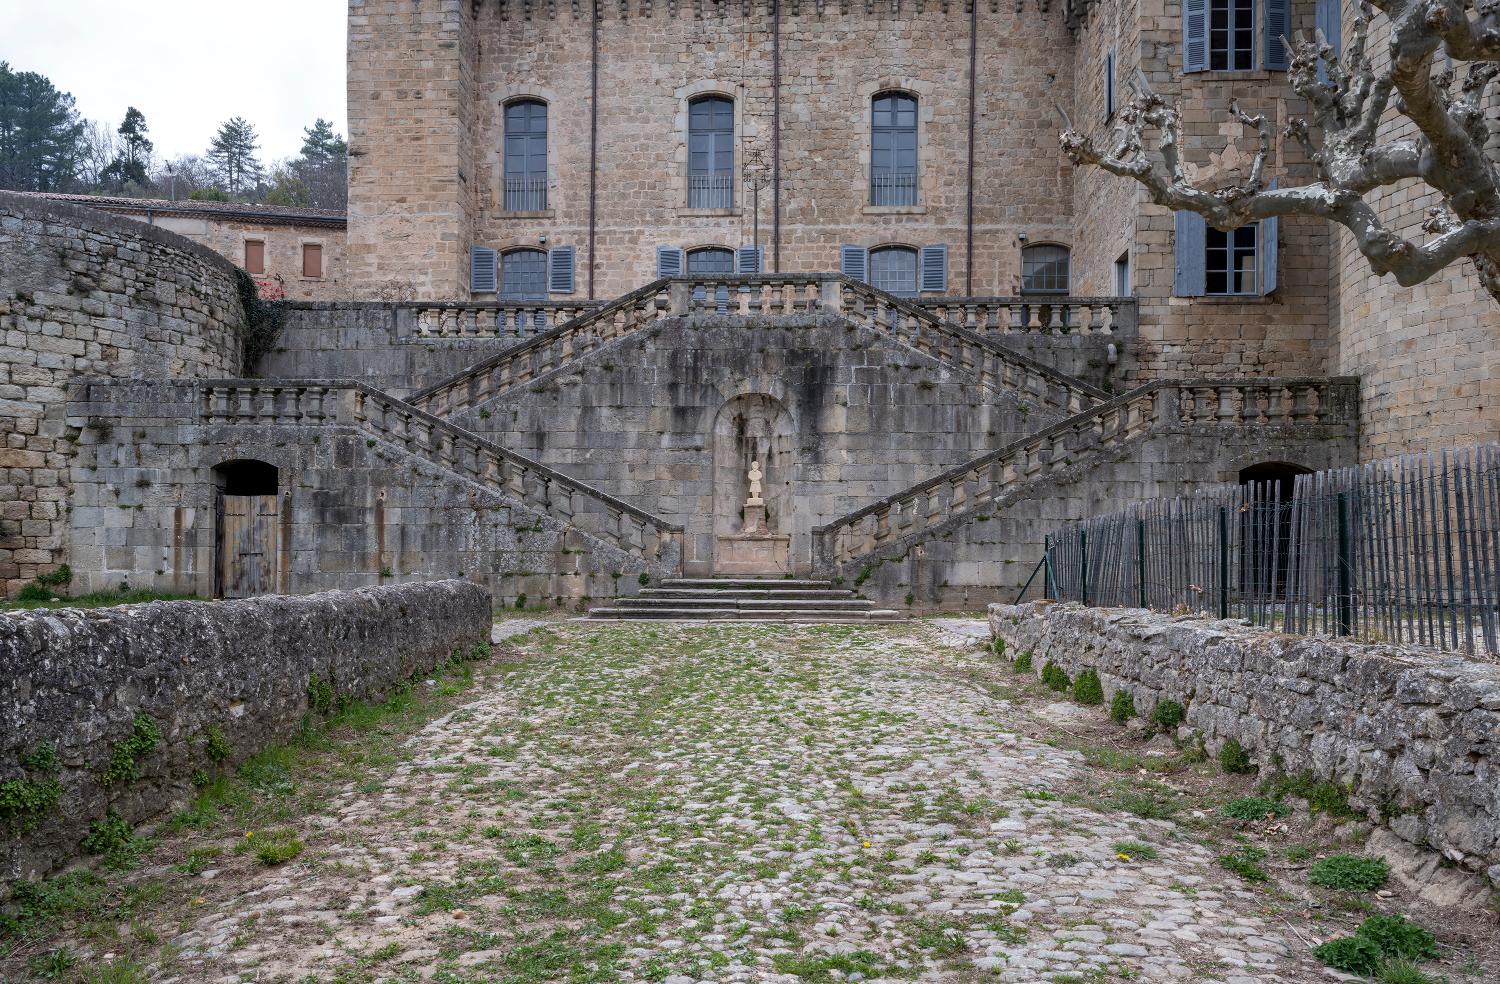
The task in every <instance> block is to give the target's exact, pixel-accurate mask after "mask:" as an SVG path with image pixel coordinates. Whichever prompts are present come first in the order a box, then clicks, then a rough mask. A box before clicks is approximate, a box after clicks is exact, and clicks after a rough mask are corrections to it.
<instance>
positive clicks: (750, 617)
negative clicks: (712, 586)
mask: <svg viewBox="0 0 1500 984" xmlns="http://www.w3.org/2000/svg"><path fill="white" fill-rule="evenodd" d="M589 618H592V619H650V620H653V621H679V620H683V621H700V620H702V621H732V622H740V621H744V622H818V623H827V622H834V623H859V622H900V621H904V620H905V618H906V616H905V615H903V614H902V613H901V612H898V611H893V610H891V609H886V608H875V609H869V610H866V611H862V612H847V611H839V610H829V609H793V610H788V609H784V608H766V609H753V610H745V609H739V608H595V609H592V610H591V611H590V612H589Z"/></svg>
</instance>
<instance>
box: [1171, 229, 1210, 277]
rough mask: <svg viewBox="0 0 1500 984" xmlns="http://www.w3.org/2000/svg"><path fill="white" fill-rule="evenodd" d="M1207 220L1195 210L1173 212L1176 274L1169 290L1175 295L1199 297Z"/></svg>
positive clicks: (1203, 274) (1204, 275)
mask: <svg viewBox="0 0 1500 984" xmlns="http://www.w3.org/2000/svg"><path fill="white" fill-rule="evenodd" d="M1207 249H1208V223H1207V221H1205V220H1204V218H1203V216H1201V215H1199V214H1198V213H1197V212H1188V211H1182V212H1178V213H1177V255H1176V275H1175V277H1174V279H1173V284H1172V293H1173V294H1176V295H1177V296H1178V297H1202V296H1203V293H1204V289H1205V287H1206V284H1207V280H1208V276H1207V273H1206V269H1205V263H1206V261H1207V259H1208V257H1207Z"/></svg>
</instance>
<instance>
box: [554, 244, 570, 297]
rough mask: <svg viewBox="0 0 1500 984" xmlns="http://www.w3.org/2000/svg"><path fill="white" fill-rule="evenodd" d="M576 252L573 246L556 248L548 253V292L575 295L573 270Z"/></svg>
mask: <svg viewBox="0 0 1500 984" xmlns="http://www.w3.org/2000/svg"><path fill="white" fill-rule="evenodd" d="M575 256H576V251H575V250H574V248H573V247H572V246H554V247H552V249H551V250H550V251H549V252H548V253H547V292H548V293H549V294H571V293H573V269H574V267H575V266H576V265H577V263H576V262H575V259H574V258H575Z"/></svg>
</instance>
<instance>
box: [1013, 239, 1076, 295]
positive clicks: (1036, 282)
mask: <svg viewBox="0 0 1500 984" xmlns="http://www.w3.org/2000/svg"><path fill="white" fill-rule="evenodd" d="M1068 258H1069V257H1068V248H1067V247H1066V246H1052V245H1042V246H1027V247H1026V248H1025V249H1023V250H1022V251H1021V290H1022V291H1023V292H1025V293H1028V294H1031V293H1043V294H1066V293H1067V292H1068Z"/></svg>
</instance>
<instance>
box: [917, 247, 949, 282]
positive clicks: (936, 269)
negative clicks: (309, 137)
mask: <svg viewBox="0 0 1500 984" xmlns="http://www.w3.org/2000/svg"><path fill="white" fill-rule="evenodd" d="M947 289H948V244H947V243H939V244H938V245H936V246H923V247H922V290H924V291H938V292H943V291H946V290H947Z"/></svg>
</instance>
